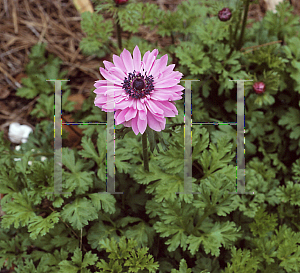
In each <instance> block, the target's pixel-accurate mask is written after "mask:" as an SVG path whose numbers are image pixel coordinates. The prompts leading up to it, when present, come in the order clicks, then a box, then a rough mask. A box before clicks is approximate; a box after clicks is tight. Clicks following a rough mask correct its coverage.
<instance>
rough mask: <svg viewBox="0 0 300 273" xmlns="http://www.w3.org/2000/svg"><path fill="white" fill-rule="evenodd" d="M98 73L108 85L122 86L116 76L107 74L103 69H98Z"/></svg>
mask: <svg viewBox="0 0 300 273" xmlns="http://www.w3.org/2000/svg"><path fill="white" fill-rule="evenodd" d="M100 73H101V74H102V76H103V77H104V78H105V79H106V80H108V81H109V83H114V84H117V85H121V86H122V80H120V79H118V78H117V76H115V75H113V74H111V73H109V72H108V71H107V70H105V69H104V68H103V67H100Z"/></svg>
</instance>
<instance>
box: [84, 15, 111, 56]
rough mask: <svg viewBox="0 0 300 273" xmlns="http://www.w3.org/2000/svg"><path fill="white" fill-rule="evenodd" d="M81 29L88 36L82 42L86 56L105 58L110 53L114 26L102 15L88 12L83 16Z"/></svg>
mask: <svg viewBox="0 0 300 273" xmlns="http://www.w3.org/2000/svg"><path fill="white" fill-rule="evenodd" d="M81 17H82V21H81V28H82V30H83V31H84V32H85V33H86V34H87V37H84V38H83V39H82V40H81V42H80V48H81V49H82V51H83V52H84V53H85V54H88V55H93V54H96V55H97V56H98V57H100V58H101V57H104V56H105V55H106V54H107V53H108V52H109V51H110V49H109V43H110V38H111V35H112V31H113V24H112V22H111V21H110V20H105V19H104V17H103V16H102V15H101V14H96V13H90V12H89V11H86V12H84V13H82V14H81Z"/></svg>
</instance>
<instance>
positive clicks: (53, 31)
mask: <svg viewBox="0 0 300 273" xmlns="http://www.w3.org/2000/svg"><path fill="white" fill-rule="evenodd" d="M111 1H113V0H111ZM181 1H183V0H151V1H148V2H152V3H156V4H157V5H159V6H160V7H161V8H162V9H164V10H167V9H169V10H174V9H176V6H177V5H178V4H179V3H180V2H181ZM260 1H261V2H260V5H258V4H252V5H251V6H250V10H249V18H255V19H256V20H261V19H262V17H263V16H264V14H265V5H264V4H263V0H260ZM291 2H292V4H293V6H294V7H295V8H296V9H297V11H296V13H295V16H299V14H300V3H299V1H298V0H292V1H291ZM105 18H107V16H105ZM80 21H81V17H80V13H79V12H78V11H77V10H76V8H75V7H74V5H73V2H72V0H51V1H50V0H48V1H42V0H2V1H1V2H0V86H1V91H0V130H2V131H5V138H7V133H8V127H9V124H10V123H11V122H19V123H20V124H27V125H29V126H31V127H32V128H33V129H34V127H35V124H36V122H37V120H36V119H35V118H33V117H31V116H30V115H29V113H30V111H31V110H32V109H33V107H34V103H35V101H36V99H35V100H32V101H30V100H26V99H21V98H19V97H16V95H15V94H16V90H17V89H18V88H19V87H21V79H22V78H23V77H26V73H25V66H26V64H27V63H28V54H29V53H30V49H31V47H32V46H34V45H35V44H37V43H47V51H48V52H50V53H52V54H54V55H55V56H58V57H59V58H60V59H62V61H63V68H64V69H66V70H68V74H67V75H66V76H65V78H68V79H70V82H69V83H70V85H71V90H72V94H73V95H74V94H75V95H76V94H77V95H78V94H79V95H80V96H79V98H82V99H84V98H87V97H88V96H89V95H90V93H91V89H92V88H93V84H94V81H95V80H97V79H99V78H100V74H99V66H101V65H102V61H103V59H107V58H109V56H106V58H103V59H99V58H97V57H95V56H85V55H83V54H82V52H81V50H80V48H79V43H80V41H81V39H82V38H83V37H84V36H85V34H84V33H83V32H82V31H81V27H80ZM124 35H127V34H126V33H124ZM141 35H142V36H143V37H144V38H145V39H148V40H151V35H149V33H148V32H147V30H143V29H141ZM152 37H153V36H152ZM112 39H113V40H114V41H116V35H114V37H113V38H112ZM159 42H160V44H161V45H163V43H169V42H170V41H169V40H168V38H167V39H160V41H159ZM75 99H76V98H75ZM77 99H78V97H77Z"/></svg>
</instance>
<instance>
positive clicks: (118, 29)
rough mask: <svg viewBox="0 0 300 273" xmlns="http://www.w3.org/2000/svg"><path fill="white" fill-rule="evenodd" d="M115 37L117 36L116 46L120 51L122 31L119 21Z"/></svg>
mask: <svg viewBox="0 0 300 273" xmlns="http://www.w3.org/2000/svg"><path fill="white" fill-rule="evenodd" d="M117 36H118V46H119V48H120V49H121V50H122V29H121V26H120V23H119V19H118V20H117Z"/></svg>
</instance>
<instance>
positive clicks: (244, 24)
mask: <svg viewBox="0 0 300 273" xmlns="http://www.w3.org/2000/svg"><path fill="white" fill-rule="evenodd" d="M249 5H250V0H247V2H246V7H245V10H244V18H243V24H242V31H241V35H240V39H239V41H238V43H237V47H236V49H237V50H240V49H241V48H242V43H243V39H244V32H245V28H246V24H247V17H248V10H249Z"/></svg>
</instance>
